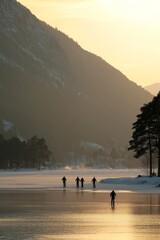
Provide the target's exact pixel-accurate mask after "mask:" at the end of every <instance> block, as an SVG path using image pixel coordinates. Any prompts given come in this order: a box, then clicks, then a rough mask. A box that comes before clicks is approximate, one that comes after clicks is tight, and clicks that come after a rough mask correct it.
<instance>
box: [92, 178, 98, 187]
mask: <svg viewBox="0 0 160 240" xmlns="http://www.w3.org/2000/svg"><path fill="white" fill-rule="evenodd" d="M91 182H92V183H93V188H96V182H97V180H96V178H95V177H94V178H93V179H92V181H91Z"/></svg>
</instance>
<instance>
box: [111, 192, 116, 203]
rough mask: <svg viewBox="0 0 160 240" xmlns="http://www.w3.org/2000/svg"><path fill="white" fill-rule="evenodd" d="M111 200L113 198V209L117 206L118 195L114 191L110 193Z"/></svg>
mask: <svg viewBox="0 0 160 240" xmlns="http://www.w3.org/2000/svg"><path fill="white" fill-rule="evenodd" d="M110 198H111V207H114V206H115V198H116V193H115V191H114V190H113V191H112V192H111V193H110Z"/></svg>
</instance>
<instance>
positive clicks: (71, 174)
mask: <svg viewBox="0 0 160 240" xmlns="http://www.w3.org/2000/svg"><path fill="white" fill-rule="evenodd" d="M139 174H141V175H146V170H141V169H134V170H133V169H132V170H131V169H116V170H115V169H69V168H67V169H58V170H41V171H34V170H30V171H29V170H26V171H24V170H19V171H1V172H0V189H26V190H27V189H46V190H47V189H63V186H62V177H63V176H66V178H67V189H68V190H74V189H75V186H76V182H75V178H76V177H77V176H79V177H80V178H81V177H83V178H84V179H85V182H84V191H89V190H92V182H91V180H92V178H93V177H94V176H95V177H96V179H97V183H96V191H110V190H112V189H115V190H116V191H141V192H160V188H159V187H157V186H158V185H159V184H160V178H158V177H152V178H150V177H140V178H138V177H137V176H138V175H139Z"/></svg>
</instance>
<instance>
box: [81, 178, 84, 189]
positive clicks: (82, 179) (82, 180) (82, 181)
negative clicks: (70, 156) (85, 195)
mask: <svg viewBox="0 0 160 240" xmlns="http://www.w3.org/2000/svg"><path fill="white" fill-rule="evenodd" d="M83 183H84V178H83V177H82V178H81V188H83Z"/></svg>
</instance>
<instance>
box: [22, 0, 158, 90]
mask: <svg viewBox="0 0 160 240" xmlns="http://www.w3.org/2000/svg"><path fill="white" fill-rule="evenodd" d="M19 2H21V3H22V4H23V5H25V6H26V7H27V8H29V9H30V10H31V12H32V13H34V14H35V15H36V16H37V17H38V18H39V19H41V20H44V21H45V22H47V23H48V24H50V25H51V26H53V27H57V28H58V29H59V30H61V31H62V32H64V33H66V34H67V35H68V36H69V37H71V38H73V39H74V40H75V41H77V42H78V43H79V44H80V45H81V47H83V48H84V49H86V50H88V51H90V52H93V53H95V54H96V55H99V56H101V57H102V58H103V59H105V60H106V61H107V62H108V63H110V64H111V65H112V66H114V67H115V68H117V69H119V70H120V71H122V72H123V73H124V74H125V75H126V76H127V77H128V78H129V79H130V80H132V81H134V82H136V83H137V84H138V85H141V86H147V85H150V84H152V83H155V82H160V0H19Z"/></svg>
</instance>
